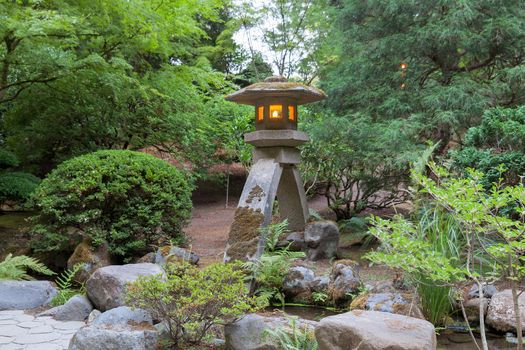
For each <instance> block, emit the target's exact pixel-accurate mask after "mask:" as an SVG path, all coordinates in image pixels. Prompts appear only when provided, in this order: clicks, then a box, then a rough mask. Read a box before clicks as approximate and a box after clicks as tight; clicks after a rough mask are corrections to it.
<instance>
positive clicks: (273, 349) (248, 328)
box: [224, 314, 317, 350]
mask: <svg viewBox="0 0 525 350" xmlns="http://www.w3.org/2000/svg"><path fill="white" fill-rule="evenodd" d="M316 325H317V322H315V321H308V320H303V319H298V320H297V323H296V327H299V328H301V329H304V328H308V329H309V330H312V331H313V329H314V327H315V326H316ZM282 327H285V328H290V320H289V319H288V318H286V317H278V316H273V317H265V316H261V315H258V314H248V315H246V316H244V317H243V318H242V319H240V320H239V321H237V322H234V323H231V324H227V325H226V326H225V327H224V337H225V340H226V349H229V350H280V349H281V347H280V346H279V344H277V342H276V341H275V339H272V338H271V337H269V336H267V335H266V334H265V331H266V330H267V329H276V328H282Z"/></svg>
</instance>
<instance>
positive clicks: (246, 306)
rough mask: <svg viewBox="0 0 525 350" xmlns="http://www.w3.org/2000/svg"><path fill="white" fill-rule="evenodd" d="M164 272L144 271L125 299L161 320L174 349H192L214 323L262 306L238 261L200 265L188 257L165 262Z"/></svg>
mask: <svg viewBox="0 0 525 350" xmlns="http://www.w3.org/2000/svg"><path fill="white" fill-rule="evenodd" d="M164 269H165V272H166V275H165V276H163V275H157V276H142V277H139V279H138V280H137V281H136V282H134V283H132V284H130V285H128V290H127V294H126V298H127V302H128V303H129V304H130V305H131V306H134V307H138V308H141V309H144V310H146V311H148V312H149V313H150V314H151V316H152V317H153V318H154V319H157V320H160V321H162V322H163V323H164V324H165V325H166V329H167V332H168V335H169V338H170V343H171V344H168V346H169V347H170V349H188V348H189V346H191V345H198V344H200V343H202V342H203V341H205V340H206V338H207V337H209V336H210V335H211V333H212V331H213V330H212V328H213V326H216V325H221V324H222V325H223V324H225V323H228V322H233V321H235V320H236V319H238V318H240V317H242V316H243V315H244V314H246V313H250V312H254V311H256V310H257V309H258V308H259V307H261V306H262V305H261V301H260V299H258V298H256V297H250V296H249V291H248V288H247V286H246V283H245V281H244V279H245V274H244V272H243V270H242V269H241V268H240V265H239V264H238V263H234V264H224V263H215V264H211V265H209V266H206V267H205V268H203V269H199V268H197V267H195V266H192V265H190V264H188V263H180V264H167V265H166V266H165V268H164Z"/></svg>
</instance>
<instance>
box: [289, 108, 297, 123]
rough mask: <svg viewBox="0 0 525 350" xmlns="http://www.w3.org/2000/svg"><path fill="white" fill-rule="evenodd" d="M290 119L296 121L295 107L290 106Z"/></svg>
mask: <svg viewBox="0 0 525 350" xmlns="http://www.w3.org/2000/svg"><path fill="white" fill-rule="evenodd" d="M288 119H289V120H290V121H292V122H293V121H294V120H295V107H294V106H288Z"/></svg>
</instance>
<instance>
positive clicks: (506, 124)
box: [450, 107, 525, 188]
mask: <svg viewBox="0 0 525 350" xmlns="http://www.w3.org/2000/svg"><path fill="white" fill-rule="evenodd" d="M450 154H451V157H452V160H453V162H454V166H455V168H456V169H458V170H460V171H461V172H462V173H463V175H467V174H468V170H467V169H468V168H475V169H478V170H479V171H481V172H483V173H484V174H485V176H484V177H483V183H484V185H485V187H486V188H489V187H490V186H491V184H492V183H494V182H498V181H499V177H500V176H501V171H500V165H502V164H503V165H504V166H505V169H506V171H505V173H504V174H503V176H504V179H505V182H506V183H507V184H509V185H516V184H517V183H519V182H520V180H521V178H522V177H523V175H524V174H525V107H518V108H514V109H512V108H493V109H489V110H487V111H485V113H484V114H483V118H482V121H481V124H479V125H478V126H474V127H472V128H470V129H469V130H468V131H467V133H466V135H465V140H464V148H462V149H461V150H458V151H451V152H450Z"/></svg>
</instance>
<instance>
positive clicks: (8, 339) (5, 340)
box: [0, 336, 15, 344]
mask: <svg viewBox="0 0 525 350" xmlns="http://www.w3.org/2000/svg"><path fill="white" fill-rule="evenodd" d="M13 339H15V338H13V337H4V336H0V344H9V343H10V342H12V341H13Z"/></svg>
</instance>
